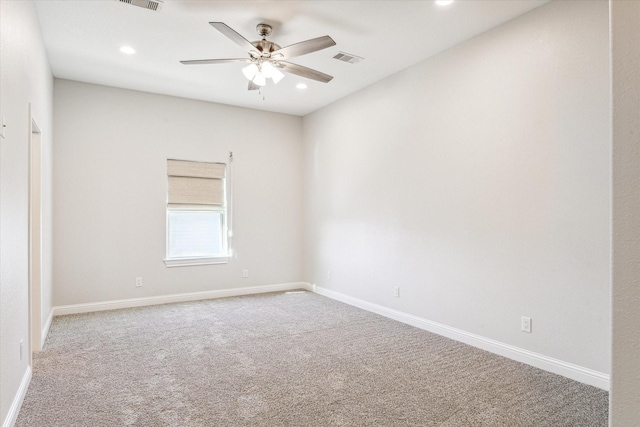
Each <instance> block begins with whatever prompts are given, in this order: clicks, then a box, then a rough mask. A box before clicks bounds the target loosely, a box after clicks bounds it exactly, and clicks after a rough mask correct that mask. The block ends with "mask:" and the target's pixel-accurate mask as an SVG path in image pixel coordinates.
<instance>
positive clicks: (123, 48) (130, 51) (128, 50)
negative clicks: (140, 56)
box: [120, 46, 136, 55]
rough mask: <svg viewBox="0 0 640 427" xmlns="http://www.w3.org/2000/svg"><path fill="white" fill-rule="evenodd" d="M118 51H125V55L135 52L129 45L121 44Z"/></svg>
mask: <svg viewBox="0 0 640 427" xmlns="http://www.w3.org/2000/svg"><path fill="white" fill-rule="evenodd" d="M120 52H122V53H126V54H127V55H133V54H134V53H136V50H135V49H134V48H132V47H130V46H122V47H121V48H120Z"/></svg>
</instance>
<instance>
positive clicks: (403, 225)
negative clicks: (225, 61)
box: [304, 1, 611, 374]
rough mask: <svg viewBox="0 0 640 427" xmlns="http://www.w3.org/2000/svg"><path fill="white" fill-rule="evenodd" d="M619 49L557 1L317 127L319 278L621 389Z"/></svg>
mask: <svg viewBox="0 0 640 427" xmlns="http://www.w3.org/2000/svg"><path fill="white" fill-rule="evenodd" d="M608 50H609V46H608V9H607V3H606V2H604V1H584V2H582V1H571V2H551V3H549V4H547V5H545V6H542V7H540V8H538V9H536V10H534V11H532V12H529V13H528V14H526V15H523V16H521V17H519V18H517V19H515V20H513V21H510V22H509V23H507V24H505V25H502V26H500V27H498V28H496V29H494V30H492V31H489V32H487V33H485V34H482V35H480V36H478V37H476V38H474V39H471V40H469V41H467V42H465V43H462V44H460V45H458V46H457V47H455V48H453V49H450V50H448V51H446V52H443V53H442V54H439V55H437V56H435V57H433V58H431V59H429V60H427V61H425V62H423V63H421V64H419V65H417V66H414V67H412V68H410V69H408V70H406V71H403V72H400V73H398V74H397V75H395V76H392V77H390V78H388V79H385V80H383V81H381V82H379V83H377V84H375V85H373V86H371V87H369V88H367V89H365V90H362V91H360V92H358V93H356V94H354V95H352V96H350V97H348V98H345V99H343V100H341V101H339V102H337V103H335V104H333V105H331V106H329V107H326V108H325V109H323V110H320V111H318V112H316V113H313V114H311V115H310V116H307V117H305V119H304V141H305V151H304V155H305V193H306V197H305V202H306V204H305V233H306V235H305V242H306V252H305V270H304V277H305V280H306V281H309V282H311V283H316V284H317V285H320V286H322V287H326V288H328V289H330V290H334V291H338V292H341V293H343V294H346V295H348V296H351V297H356V298H359V299H362V300H365V301H367V302H371V303H375V304H379V305H382V306H386V307H389V308H393V309H396V310H400V311H402V312H405V313H408V314H413V315H416V316H420V317H422V318H426V319H428V320H431V321H435V322H438V323H441V324H444V325H447V326H451V327H454V328H458V329H461V330H463V331H467V332H471V333H474V334H477V335H480V336H483V337H486V338H490V339H493V340H497V341H500V342H503V343H508V344H510V345H513V346H516V347H518V348H522V349H526V350H529V351H532V352H535V353H539V354H543V355H546V356H549V357H553V358H556V359H560V360H562V361H565V362H570V363H573V364H576V365H578V366H582V367H586V368H590V369H593V370H595V371H598V372H601V373H605V374H606V373H608V372H609V363H610V358H609V354H610V308H609V298H610V197H611V191H610V182H611V180H610V155H611V153H610V131H609V129H610V118H609V108H610V102H609V84H610V79H609V67H608V57H609V54H608ZM329 271H330V272H331V276H330V277H329ZM395 286H400V298H394V297H393V294H394V287H395ZM523 315H524V316H529V317H531V318H532V319H533V333H531V334H527V333H523V332H521V331H520V317H521V316H523Z"/></svg>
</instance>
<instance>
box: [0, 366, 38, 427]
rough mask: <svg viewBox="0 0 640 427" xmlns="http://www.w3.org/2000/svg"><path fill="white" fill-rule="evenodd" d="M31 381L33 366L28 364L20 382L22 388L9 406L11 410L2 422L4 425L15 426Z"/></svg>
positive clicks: (5, 426) (6, 426) (3, 426)
mask: <svg viewBox="0 0 640 427" xmlns="http://www.w3.org/2000/svg"><path fill="white" fill-rule="evenodd" d="M30 381H31V366H27V370H26V372H25V373H24V375H23V376H22V381H21V382H20V388H18V392H17V393H16V395H15V397H14V398H13V402H11V407H10V408H9V412H8V413H7V416H6V418H5V419H4V422H3V423H2V427H13V425H14V424H15V423H16V420H17V419H18V413H19V412H20V407H21V406H22V401H23V400H24V397H25V396H26V394H27V389H28V388H29V382H30Z"/></svg>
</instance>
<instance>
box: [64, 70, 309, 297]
mask: <svg viewBox="0 0 640 427" xmlns="http://www.w3.org/2000/svg"><path fill="white" fill-rule="evenodd" d="M54 106H55V108H54V110H55V116H54V118H55V129H54V137H55V148H54V170H55V175H54V229H55V235H54V272H53V274H54V288H55V293H54V305H55V306H61V305H68V304H80V303H89V302H100V301H110V300H118V299H127V298H138V297H150V296H159V295H170V294H177V293H187V292H201V291H210V290H219V289H230V288H238V287H244V286H258V285H268V284H278V283H288V282H299V281H300V280H301V275H302V273H301V231H302V228H301V208H302V202H301V197H302V187H301V183H300V175H301V165H300V162H299V159H300V157H301V145H300V139H301V135H302V119H301V118H300V117H294V116H288V115H283V114H275V113H266V112H261V111H256V110H248V109H243V108H237V107H229V106H224V105H219V104H212V103H207V102H201V101H193V100H187V99H182V98H174V97H169V96H161V95H152V94H148V93H142V92H136V91H130V90H122V89H114V88H109V87H105V86H96V85H91V84H85V83H78V82H72V81H67V80H57V79H56V80H55V101H54ZM229 151H233V154H234V159H235V160H234V163H233V169H234V172H233V174H234V195H233V201H234V212H233V217H234V218H233V220H234V247H235V251H236V252H237V259H234V260H232V261H231V262H229V263H228V264H224V265H207V266H190V267H174V268H167V267H165V265H164V263H163V259H164V257H165V203H166V182H167V178H166V160H167V159H168V158H174V159H186V160H200V161H223V162H224V161H227V156H228V153H229ZM242 269H249V278H248V279H243V278H242ZM137 276H141V277H142V278H143V283H144V285H143V287H141V288H136V287H135V278H136V277H137Z"/></svg>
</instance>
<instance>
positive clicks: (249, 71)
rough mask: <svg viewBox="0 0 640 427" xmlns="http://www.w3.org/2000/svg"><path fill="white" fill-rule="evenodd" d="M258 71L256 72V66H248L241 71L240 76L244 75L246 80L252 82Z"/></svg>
mask: <svg viewBox="0 0 640 427" xmlns="http://www.w3.org/2000/svg"><path fill="white" fill-rule="evenodd" d="M258 71H260V70H258V66H257V65H256V64H249V65H248V66H246V67H244V68H243V69H242V74H244V76H245V77H246V78H247V80H253V78H254V77H255V76H256V74H258ZM256 84H257V83H256Z"/></svg>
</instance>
